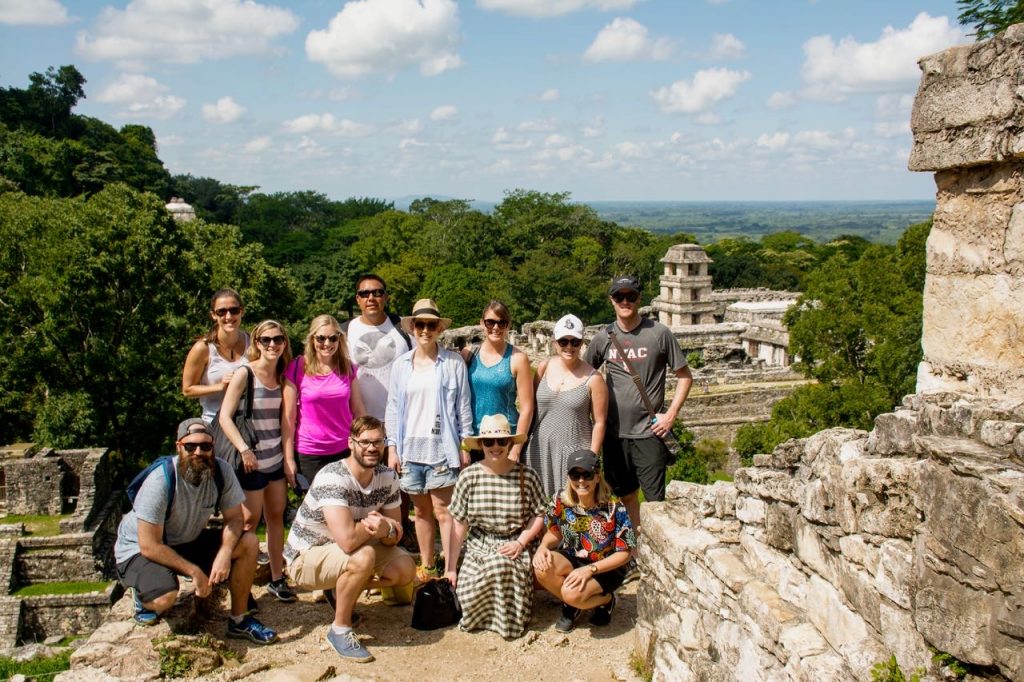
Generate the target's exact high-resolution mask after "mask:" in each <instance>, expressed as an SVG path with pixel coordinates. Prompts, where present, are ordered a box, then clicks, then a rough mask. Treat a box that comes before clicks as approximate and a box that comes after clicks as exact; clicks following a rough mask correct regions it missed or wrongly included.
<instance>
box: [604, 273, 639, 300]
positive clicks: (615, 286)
mask: <svg viewBox="0 0 1024 682" xmlns="http://www.w3.org/2000/svg"><path fill="white" fill-rule="evenodd" d="M624 290H631V291H636V292H639V291H640V280H638V279H637V278H636V277H633V276H632V275H622V276H620V277H616V278H614V279H613V280H612V285H611V287H610V288H609V289H608V295H609V296H611V295H613V294H617V293H619V292H620V291H624Z"/></svg>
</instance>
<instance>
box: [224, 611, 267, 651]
mask: <svg viewBox="0 0 1024 682" xmlns="http://www.w3.org/2000/svg"><path fill="white" fill-rule="evenodd" d="M228 637H235V638H237V639H248V640H251V641H253V642H256V643H257V644H273V643H274V642H276V641H277V633H276V632H274V631H273V630H271V629H270V628H268V627H267V626H266V625H264V624H263V623H261V622H259V621H258V620H256V619H255V618H253V617H252V616H250V615H249V614H245V615H244V616H242V622H241V623H236V622H235V621H233V620H231V619H230V618H228Z"/></svg>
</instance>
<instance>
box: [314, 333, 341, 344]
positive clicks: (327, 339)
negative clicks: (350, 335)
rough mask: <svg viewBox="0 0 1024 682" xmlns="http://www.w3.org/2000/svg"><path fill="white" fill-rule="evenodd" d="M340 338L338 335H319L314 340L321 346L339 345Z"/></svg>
mask: <svg viewBox="0 0 1024 682" xmlns="http://www.w3.org/2000/svg"><path fill="white" fill-rule="evenodd" d="M339 338H340V337H339V336H338V335H337V334H331V335H330V336H324V335H323V334H318V335H317V336H314V337H313V340H314V341H316V342H317V343H319V344H320V345H324V344H327V343H338V339H339Z"/></svg>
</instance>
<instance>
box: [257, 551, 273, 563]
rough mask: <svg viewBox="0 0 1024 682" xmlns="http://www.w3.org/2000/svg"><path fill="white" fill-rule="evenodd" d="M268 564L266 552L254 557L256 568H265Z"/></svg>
mask: <svg viewBox="0 0 1024 682" xmlns="http://www.w3.org/2000/svg"><path fill="white" fill-rule="evenodd" d="M269 563H270V555H269V554H267V553H266V552H262V551H261V552H260V553H259V554H257V555H256V565H257V566H266V565H267V564H269Z"/></svg>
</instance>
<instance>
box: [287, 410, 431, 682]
mask: <svg viewBox="0 0 1024 682" xmlns="http://www.w3.org/2000/svg"><path fill="white" fill-rule="evenodd" d="M349 447H350V448H351V450H352V456H351V457H347V458H345V459H343V460H341V461H338V462H334V463H332V464H328V465H327V466H326V467H324V468H323V469H321V470H320V472H319V473H317V475H316V478H314V479H313V484H312V486H311V487H310V489H309V492H307V493H306V497H305V499H304V500H303V501H302V506H301V507H299V513H298V514H297V515H296V517H295V521H294V523H292V529H291V532H290V533H289V534H288V542H287V543H286V544H285V548H284V557H285V560H286V561H287V562H288V573H289V574H290V575H291V577H292V580H293V581H294V583H295V584H296V586H298V587H299V588H301V589H306V590H328V591H329V594H330V592H333V595H334V602H335V608H334V623H333V624H332V625H331V626H330V628H329V629H328V632H327V641H329V642H330V643H331V645H332V646H334V648H335V650H336V651H337V652H338V653H339V654H340V655H341V656H342V658H345V659H347V660H350V661H355V662H358V663H366V662H369V661H372V660H373V656H371V655H370V652H369V651H367V650H366V648H365V647H364V646H363V645H362V644H360V643H359V640H358V639H357V638H356V636H355V634H354V633H353V632H352V609H353V607H354V606H355V603H356V600H357V599H358V598H359V594H360V592H362V591H363V589H364V588H365V587H366V586H367V585H368V584H371V583H372V584H375V585H379V586H380V587H394V586H403V585H409V584H410V583H412V580H413V577H414V576H415V574H416V564H415V563H414V562H413V560H412V557H411V556H409V554H408V553H407V552H406V551H405V550H403V549H402V548H401V547H396V545H397V544H398V541H399V540H401V539H402V521H401V517H400V513H399V488H398V476H397V475H396V474H395V472H394V470H393V469H389V468H388V467H387V466H385V465H384V464H381V461H380V460H381V457H382V456H383V454H384V425H383V424H382V423H381V421H380V420H379V419H377V418H375V417H369V416H366V417H359V418H358V419H356V420H355V421H353V422H352V429H351V433H350V435H349Z"/></svg>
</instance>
